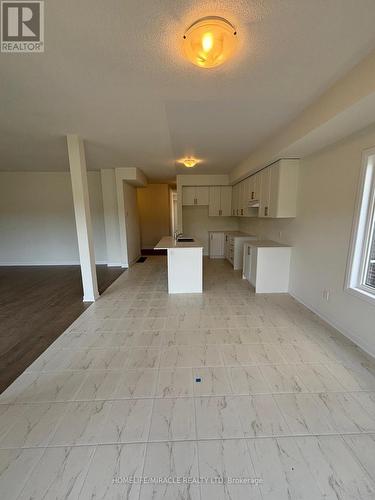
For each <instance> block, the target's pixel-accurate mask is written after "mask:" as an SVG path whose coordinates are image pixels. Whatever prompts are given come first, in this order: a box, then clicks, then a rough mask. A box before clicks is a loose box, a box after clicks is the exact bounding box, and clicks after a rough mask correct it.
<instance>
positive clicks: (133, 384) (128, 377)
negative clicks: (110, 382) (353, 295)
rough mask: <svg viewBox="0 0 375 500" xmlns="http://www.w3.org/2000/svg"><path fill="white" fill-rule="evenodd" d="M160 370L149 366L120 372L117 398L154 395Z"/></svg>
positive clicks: (116, 392)
mask: <svg viewBox="0 0 375 500" xmlns="http://www.w3.org/2000/svg"><path fill="white" fill-rule="evenodd" d="M157 378H158V371H157V370H153V369H148V368H141V369H139V370H125V371H122V372H120V381H119V384H118V386H117V389H116V391H115V398H120V399H122V398H125V399H126V398H142V397H153V396H154V394H155V388H156V382H157Z"/></svg>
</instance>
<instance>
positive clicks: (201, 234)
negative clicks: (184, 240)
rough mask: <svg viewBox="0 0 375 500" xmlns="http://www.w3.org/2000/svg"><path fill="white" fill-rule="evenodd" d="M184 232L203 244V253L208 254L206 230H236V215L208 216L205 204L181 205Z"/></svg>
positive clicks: (237, 224)
mask: <svg viewBox="0 0 375 500" xmlns="http://www.w3.org/2000/svg"><path fill="white" fill-rule="evenodd" d="M182 217H183V226H184V234H186V235H187V236H194V237H195V238H197V239H198V240H199V241H200V242H201V243H203V245H204V250H203V253H204V255H208V231H221V230H223V231H225V230H228V231H237V230H238V228H239V222H238V218H237V217H209V216H208V207H206V206H191V207H190V206H185V207H182Z"/></svg>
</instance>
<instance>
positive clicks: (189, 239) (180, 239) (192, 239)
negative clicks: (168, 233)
mask: <svg viewBox="0 0 375 500" xmlns="http://www.w3.org/2000/svg"><path fill="white" fill-rule="evenodd" d="M177 241H181V242H185V241H194V238H177Z"/></svg>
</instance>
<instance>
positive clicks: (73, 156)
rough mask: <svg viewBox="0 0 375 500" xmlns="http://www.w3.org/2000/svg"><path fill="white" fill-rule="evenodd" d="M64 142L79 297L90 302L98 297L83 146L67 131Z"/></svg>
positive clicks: (79, 140) (80, 140) (78, 139)
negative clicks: (75, 240) (73, 219)
mask: <svg viewBox="0 0 375 500" xmlns="http://www.w3.org/2000/svg"><path fill="white" fill-rule="evenodd" d="M67 142H68V154H69V164H70V176H71V180H72V189H73V203H74V213H75V218H76V228H77V238H78V249H79V259H80V262H81V273H82V284H83V301H84V302H94V301H95V300H96V299H97V298H98V297H99V292H98V281H97V277H96V267H95V252H94V244H93V238H92V225H91V213H90V200H89V191H88V187H87V170H86V158H85V148H84V145H83V141H82V139H80V138H79V137H78V136H77V135H68V136H67Z"/></svg>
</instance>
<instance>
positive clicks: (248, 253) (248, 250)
mask: <svg viewBox="0 0 375 500" xmlns="http://www.w3.org/2000/svg"><path fill="white" fill-rule="evenodd" d="M247 255H250V247H247Z"/></svg>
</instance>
